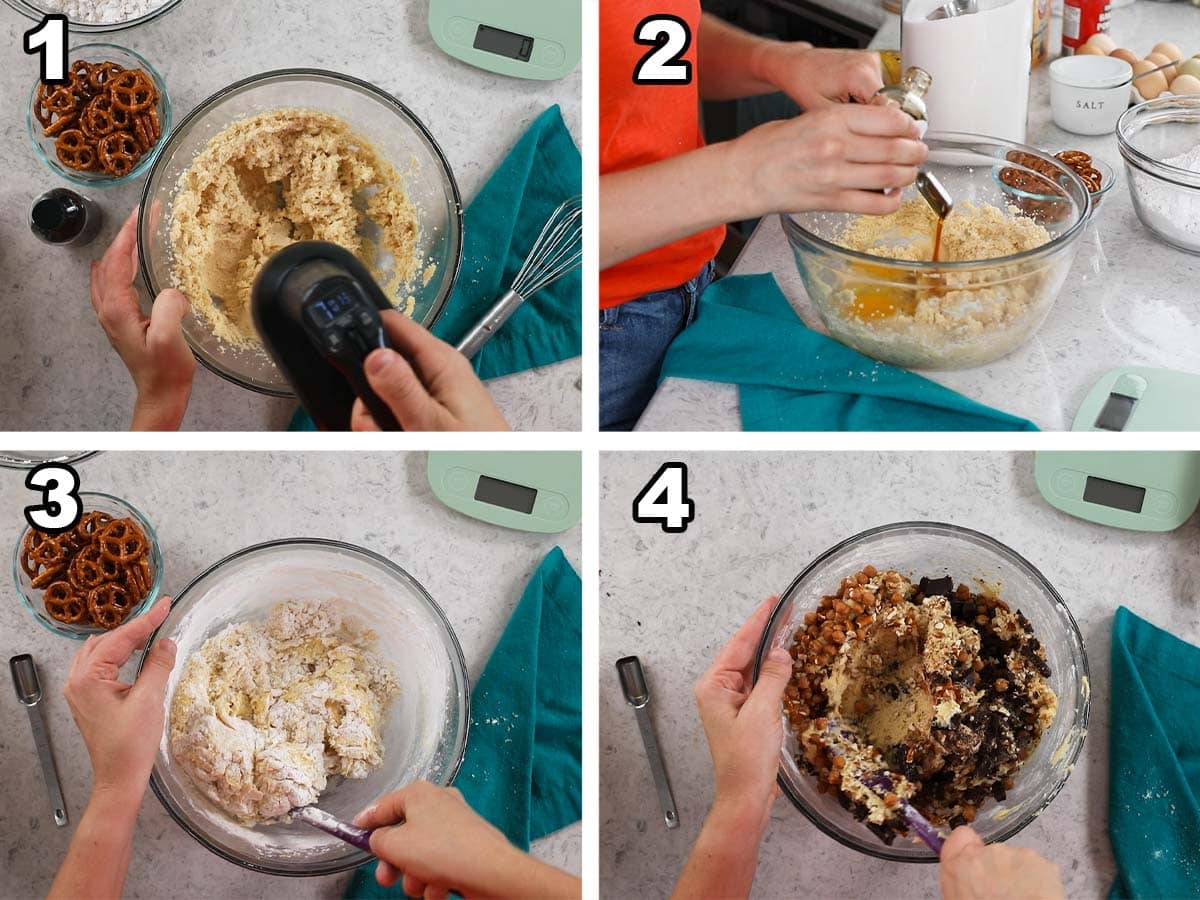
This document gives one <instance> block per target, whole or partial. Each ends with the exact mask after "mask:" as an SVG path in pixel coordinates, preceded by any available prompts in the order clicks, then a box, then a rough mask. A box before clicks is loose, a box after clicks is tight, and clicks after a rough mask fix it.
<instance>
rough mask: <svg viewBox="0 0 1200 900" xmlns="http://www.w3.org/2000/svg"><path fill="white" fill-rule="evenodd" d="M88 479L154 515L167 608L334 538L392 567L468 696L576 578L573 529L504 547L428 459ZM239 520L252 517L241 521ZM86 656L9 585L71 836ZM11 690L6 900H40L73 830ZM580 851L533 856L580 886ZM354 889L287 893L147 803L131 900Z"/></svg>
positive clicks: (116, 465)
mask: <svg viewBox="0 0 1200 900" xmlns="http://www.w3.org/2000/svg"><path fill="white" fill-rule="evenodd" d="M78 471H79V474H80V476H81V478H82V480H83V489H84V490H102V491H106V492H109V493H113V494H116V495H118V496H122V497H125V498H127V499H129V500H130V501H131V502H132V503H134V504H135V505H136V506H138V507H139V508H141V509H142V510H143V511H145V512H146V514H147V516H148V517H149V518H150V520H151V521H152V523H153V524H154V527H155V529H156V531H157V532H158V537H159V540H160V542H161V546H162V550H163V557H164V563H165V576H164V589H165V591H166V592H167V593H168V594H169V593H171V592H174V591H177V590H179V588H181V587H182V586H183V585H185V584H186V583H187V582H188V581H190V580H191V579H192V578H193V577H195V576H196V575H198V574H199V573H200V572H202V571H203V570H204V569H205V568H207V567H208V566H209V565H211V564H212V563H214V562H216V561H217V560H219V559H221V558H222V557H224V556H225V555H227V554H229V553H232V552H234V551H235V550H238V549H239V548H242V547H246V546H249V545H251V544H257V543H260V542H262V541H267V540H273V539H278V538H285V537H297V536H305V537H329V538H336V539H339V540H345V541H348V542H350V543H356V544H359V545H361V546H364V547H367V548H369V549H371V550H374V551H376V552H378V553H381V554H383V555H384V556H387V557H388V558H390V559H392V560H394V561H395V562H396V563H398V564H399V565H401V566H403V567H404V568H405V569H407V570H408V571H409V573H410V574H412V576H413V577H414V578H416V579H417V581H419V582H420V583H421V584H422V585H424V587H425V588H426V589H427V590H428V591H429V593H430V594H431V595H432V596H433V598H434V600H436V601H437V603H438V604H439V605H440V606H441V607H442V608H443V609H444V610H445V612H446V615H447V617H448V618H449V620H450V622H451V623H452V625H453V626H454V630H455V633H456V634H457V635H458V639H459V642H460V643H461V644H462V648H463V653H464V654H465V655H466V659H467V664H468V669H469V670H470V677H471V681H472V682H474V681H475V680H476V679H477V678H478V677H479V673H480V672H481V671H482V669H483V666H484V663H486V662H487V658H488V656H489V655H490V654H491V651H492V648H493V647H494V646H495V643H496V641H497V640H498V639H499V637H500V634H501V632H502V630H503V628H504V626H505V624H506V623H507V621H508V618H509V616H510V615H511V614H512V611H513V610H514V609H515V608H516V605H517V602H518V601H519V600H520V598H521V593H522V592H523V591H524V589H525V585H526V584H527V583H528V580H529V578H530V577H531V576H532V574H533V572H534V571H535V570H536V568H537V566H538V565H539V563H541V561H542V558H543V557H544V556H545V555H546V553H548V552H549V551H550V549H551V548H552V547H553V546H554V545H555V544H558V545H559V546H561V547H562V548H563V551H564V552H565V553H566V556H567V559H569V560H570V562H571V564H572V565H573V566H575V567H576V569H577V570H578V569H579V565H580V531H579V529H578V528H576V529H574V530H572V531H570V532H567V533H565V534H562V535H535V534H529V533H525V532H518V531H509V530H506V529H501V528H497V527H494V526H490V525H485V524H484V523H482V522H478V521H476V520H474V519H470V518H466V517H464V516H461V515H459V514H458V513H455V512H452V511H451V510H450V509H448V508H447V507H445V506H442V505H441V503H439V502H438V501H437V500H436V498H435V497H434V496H433V494H432V492H431V491H430V489H429V484H428V482H427V481H426V479H425V454H423V453H410V454H395V453H390V454H372V453H355V454H335V453H311V454H306V453H289V454H279V455H272V454H259V453H247V454H231V453H187V454H183V453H176V454H133V453H105V454H101V455H100V456H97V457H94V458H92V459H90V460H88V461H86V462H84V463H81V464H80V466H79V469H78ZM23 485H24V473H23V472H19V471H12V470H0V510H3V521H4V522H5V523H6V524H5V528H4V538H5V540H10V541H15V540H16V539H17V536H18V535H19V533H20V528H21V525H20V523H21V519H22V513H21V510H22V508H23V507H25V506H26V505H28V503H29V502H30V501H29V493H28V491H26V489H25V488H24V486H23ZM265 485H271V487H270V488H264V487H263V486H265ZM234 504H239V505H242V509H241V510H239V511H237V512H236V513H235V511H234V510H235V507H234ZM430 552H432V553H433V554H434V555H433V556H430V555H429V554H430ZM79 646H80V645H79V644H78V643H76V642H75V641H70V640H67V639H65V638H61V637H58V636H57V635H55V634H52V633H51V632H49V631H47V630H46V629H44V628H42V627H41V626H40V625H38V624H36V623H35V622H34V620H33V618H32V616H30V615H29V613H28V612H27V611H26V610H25V609H24V608H23V607H22V606H21V605H20V601H19V600H18V598H17V596H16V594H15V592H14V589H13V587H12V586H11V580H10V582H9V586H8V587H6V588H4V590H3V613H0V656H2V657H3V658H4V659H5V660H7V659H8V658H9V657H11V656H13V655H15V654H18V653H32V654H33V656H34V659H35V660H36V661H37V663H38V669H39V672H40V674H41V679H42V686H43V690H44V693H45V696H46V701H45V706H46V710H45V712H46V716H47V720H48V723H49V731H50V738H51V742H52V744H53V747H54V756H55V759H56V761H57V764H58V772H59V777H60V779H61V780H62V784H63V793H64V795H65V797H66V801H67V807H68V809H69V812H70V815H71V818H72V823H75V822H78V821H79V818H80V816H81V815H82V814H83V809H84V805H85V803H86V801H87V797H88V793H89V791H90V786H91V768H90V766H89V764H88V758H87V751H86V749H85V748H84V746H83V742H82V740H81V739H80V737H79V733H78V731H76V729H75V725H74V722H72V720H71V714H70V711H69V710H68V708H67V704H66V701H64V700H63V698H62V688H63V683H64V681H65V679H66V674H67V670H68V668H69V666H70V661H71V657H72V655H73V654H74V652H75V651H76V650H77V649H78V647H79ZM127 674H128V673H127ZM4 679H5V681H6V684H5V686H4V689H3V690H0V718H2V719H3V722H4V723H5V725H4V728H3V729H0V771H2V772H3V773H4V776H3V778H0V808H3V809H4V810H5V814H4V816H3V817H2V819H0V859H2V860H4V864H3V865H2V866H0V897H8V898H17V897H33V896H39V897H41V896H45V893H46V890H47V889H48V888H49V886H50V881H51V879H52V878H53V877H54V873H55V871H56V869H57V867H58V864H59V861H60V860H61V859H62V857H63V854H64V853H65V852H66V849H67V845H68V843H69V841H70V838H71V834H72V833H73V830H74V825H73V824H72V825H71V826H69V827H66V828H55V827H54V824H53V822H52V821H51V819H50V808H49V801H48V800H47V798H46V790H45V787H44V786H43V782H42V775H41V770H40V768H39V767H38V763H37V757H36V755H35V754H34V750H33V740H32V737H31V735H30V731H29V724H28V721H27V717H26V714H25V710H24V709H22V708H21V706H20V705H18V703H17V700H16V697H15V696H14V694H13V691H12V689H11V687H10V686H9V685H8V684H7V682H9V681H10V680H11V679H9V676H8V673H7V671H6V672H5V673H4ZM581 848H582V836H581V829H580V826H579V825H578V824H576V825H573V826H571V827H569V828H566V829H563V830H562V831H560V832H558V833H556V834H553V835H550V836H549V837H547V838H546V839H544V840H542V841H539V842H538V844H537V845H536V846H535V848H534V852H535V853H536V855H538V856H540V857H542V858H543V859H545V860H547V861H548V862H551V863H553V864H555V865H557V866H560V867H562V868H565V869H568V870H570V871H573V872H574V873H575V874H577V875H578V874H579V872H580V869H581V852H582V851H581ZM348 879H349V875H348V874H342V875H331V876H328V877H325V878H313V879H304V878H294V879H289V878H276V877H272V876H265V875H258V874H255V873H253V872H250V871H248V870H245V869H241V868H239V867H238V866H235V865H233V864H232V863H227V862H225V861H224V860H221V859H220V858H218V857H216V856H214V855H213V854H211V853H210V852H209V851H207V850H206V849H204V848H203V847H202V846H200V844H198V843H196V842H195V841H194V840H193V839H192V838H191V837H189V836H188V835H187V834H186V833H185V832H184V831H183V829H181V828H180V827H179V826H178V825H176V824H175V822H173V821H172V820H171V818H170V817H169V816H168V815H167V813H166V811H165V810H164V809H163V807H162V805H161V804H160V803H159V802H158V800H157V799H156V798H155V797H154V795H153V794H151V793H150V792H149V791H147V792H146V797H145V799H144V800H143V801H142V809H141V816H140V818H139V820H138V826H137V833H136V834H135V837H134V852H133V861H132V864H131V865H130V869H129V879H128V881H127V883H126V887H125V896H126V897H130V898H158V897H164V898H165V897H215V898H228V897H251V896H253V897H264V898H266V897H279V898H289V900H290V898H298V897H322V898H334V897H340V896H341V895H342V890H343V888H344V886H345V884H346V882H347V880H348Z"/></svg>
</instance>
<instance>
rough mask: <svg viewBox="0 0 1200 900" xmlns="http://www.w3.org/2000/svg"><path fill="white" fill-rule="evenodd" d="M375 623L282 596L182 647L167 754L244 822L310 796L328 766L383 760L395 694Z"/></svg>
mask: <svg viewBox="0 0 1200 900" xmlns="http://www.w3.org/2000/svg"><path fill="white" fill-rule="evenodd" d="M375 641H376V635H375V633H374V632H372V631H370V630H369V629H367V628H365V627H363V626H362V625H360V624H359V623H358V622H356V621H354V620H353V619H352V618H350V617H348V616H345V615H343V613H342V612H341V610H340V609H339V606H338V604H337V603H336V602H334V601H296V600H294V601H287V602H284V603H280V604H279V605H277V606H276V607H275V608H274V609H273V610H272V611H271V614H270V616H269V618H268V619H267V621H265V622H243V623H240V624H236V625H230V626H228V627H227V628H225V629H223V630H222V631H221V632H220V633H218V634H217V635H215V636H214V637H211V638H209V639H208V640H207V641H205V642H204V645H203V647H201V648H200V652H199V653H198V654H196V655H195V656H193V657H191V658H190V659H189V660H188V662H187V666H186V668H185V669H184V673H183V676H182V678H181V679H180V682H179V687H178V688H177V689H176V691H175V695H174V698H173V699H172V702H171V710H170V747H171V753H172V755H173V756H174V758H175V760H176V762H177V763H178V764H179V765H180V766H182V767H183V769H184V770H185V771H186V772H187V773H188V775H189V776H190V777H191V779H192V781H193V782H194V783H195V784H196V786H197V787H198V788H199V789H200V790H201V791H202V792H203V793H204V794H205V796H207V797H208V798H209V799H210V800H212V801H213V802H214V803H216V804H217V805H218V806H220V807H221V808H222V809H223V810H225V811H226V812H227V813H228V814H229V815H231V816H233V817H234V818H236V819H238V820H239V821H241V822H243V823H245V824H250V825H253V824H260V823H265V822H272V821H278V820H280V819H284V818H286V816H287V814H288V812H289V811H290V810H292V809H294V808H295V807H298V806H308V805H310V804H313V803H316V802H317V798H318V797H319V796H320V795H321V792H322V791H323V790H325V787H326V784H327V782H328V779H329V778H330V777H331V776H335V775H340V776H343V777H346V778H365V777H366V776H367V775H368V774H369V773H370V772H371V770H372V769H374V768H376V767H377V766H379V765H380V764H381V763H382V762H383V754H384V747H383V742H382V739H381V736H380V729H381V727H382V725H383V722H384V719H385V717H386V711H387V706H388V702H389V700H390V699H391V698H392V697H393V696H395V695H396V693H397V692H398V685H397V682H396V677H395V675H394V674H393V672H392V670H391V669H390V668H389V667H388V666H387V665H386V664H385V662H384V661H383V660H382V659H380V658H379V657H378V656H377V655H376V654H375V653H373V652H372V647H373V646H374V644H375Z"/></svg>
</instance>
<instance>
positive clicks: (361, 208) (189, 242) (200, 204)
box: [171, 109, 420, 348]
mask: <svg viewBox="0 0 1200 900" xmlns="http://www.w3.org/2000/svg"><path fill="white" fill-rule="evenodd" d="M368 229H369V230H370V231H371V232H372V233H373V234H374V235H375V236H374V237H373V238H371V237H367V236H366V232H367V231H368ZM418 235H419V228H418V224H417V215H416V210H415V209H414V208H413V206H412V204H411V203H410V202H409V200H408V197H407V196H406V194H405V193H404V190H403V189H402V187H401V183H400V178H399V176H398V175H397V173H396V170H395V169H394V168H393V167H392V165H391V164H390V163H389V162H387V161H386V160H383V159H381V158H380V156H379V154H378V153H377V152H376V150H375V149H374V148H373V147H372V146H371V145H370V144H369V143H368V142H367V141H365V140H363V139H362V138H361V137H359V136H358V135H356V134H355V133H354V132H353V131H352V130H351V128H350V125H349V124H348V123H346V122H345V121H343V120H342V119H339V118H337V117H336V116H331V115H327V114H325V113H319V112H315V111H312V110H303V109H276V110H272V111H270V112H266V113H262V114H260V115H257V116H253V117H251V118H247V119H242V120H239V121H237V122H234V123H233V124H232V125H230V126H229V127H228V128H226V129H225V130H224V131H222V132H221V133H219V134H218V135H216V136H215V137H214V138H213V139H212V140H211V141H209V143H208V145H207V146H206V147H205V148H204V150H203V151H201V153H200V154H199V155H198V156H197V157H196V159H195V161H194V162H193V163H192V165H191V167H190V168H189V169H188V170H187V171H186V172H185V173H184V174H183V175H182V176H181V178H180V181H179V187H178V191H177V193H176V197H175V202H174V210H173V215H172V220H171V248H172V254H173V258H174V274H175V287H177V288H178V289H179V290H181V291H182V292H183V293H184V294H186V295H187V297H188V299H189V300H190V301H191V304H192V308H193V309H194V310H195V311H196V312H197V313H198V314H199V315H201V316H202V317H203V318H204V319H205V321H207V323H208V324H209V326H210V327H211V328H212V330H213V333H214V334H215V335H216V336H217V338H218V339H220V340H221V341H222V342H224V343H226V344H230V345H233V346H235V347H239V348H256V347H261V342H260V341H259V338H258V335H257V333H256V332H255V328H254V322H253V319H252V317H251V310H250V291H251V288H252V287H253V285H254V280H255V278H257V277H258V273H259V271H260V270H261V269H262V267H263V265H264V264H265V263H266V262H267V260H269V259H270V258H271V257H272V256H274V255H275V254H276V253H277V252H279V251H280V250H282V249H283V248H284V247H287V246H288V245H289V244H292V243H295V242H298V241H309V240H318V241H330V242H332V243H335V244H339V245H341V246H342V247H344V248H346V249H347V250H350V251H352V252H354V253H355V254H357V255H358V257H359V258H360V259H361V260H362V261H363V262H364V263H365V264H366V265H367V266H368V267H369V268H371V270H372V272H373V274H375V276H376V278H377V279H378V280H380V281H381V282H382V283H384V284H385V292H386V293H387V294H388V295H389V296H391V297H392V298H393V302H394V303H395V304H396V305H397V306H399V307H400V308H401V309H402V310H404V311H405V312H406V313H407V314H408V315H411V314H412V307H413V305H414V301H413V300H412V298H411V297H409V298H406V299H405V300H403V301H401V300H400V297H399V295H400V294H401V293H402V292H403V290H402V289H403V286H404V285H406V284H408V283H410V282H411V281H412V280H413V279H414V277H415V276H416V274H417V271H418V268H419V267H420V266H419V262H418V259H417V254H416V244H417V240H418ZM381 253H382V254H383V260H384V262H385V263H386V270H385V268H381V267H379V266H378V265H377V257H378V256H379V254H381Z"/></svg>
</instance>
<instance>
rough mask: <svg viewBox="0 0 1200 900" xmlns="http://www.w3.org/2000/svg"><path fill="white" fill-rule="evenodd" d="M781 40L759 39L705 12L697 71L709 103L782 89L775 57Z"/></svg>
mask: <svg viewBox="0 0 1200 900" xmlns="http://www.w3.org/2000/svg"><path fill="white" fill-rule="evenodd" d="M781 46H783V44H782V42H780V41H773V40H769V39H767V38H761V37H756V36H755V35H752V34H750V33H749V32H746V31H742V30H741V29H740V28H735V27H734V26H732V25H730V24H728V23H727V22H724V21H722V20H721V19H718V18H717V17H716V16H714V15H711V14H708V13H705V15H704V16H703V17H702V18H701V19H700V34H699V35H698V37H697V41H696V70H697V72H698V74H699V79H700V96H701V97H703V98H704V99H705V100H737V99H739V98H741V97H753V96H756V95H758V94H768V93H770V92H771V91H776V90H779V87H778V85H777V84H776V83H775V81H774V80H773V79H772V74H771V56H772V55H773V54H774V53H775V52H776V51H777V50H778V48H779V47H781Z"/></svg>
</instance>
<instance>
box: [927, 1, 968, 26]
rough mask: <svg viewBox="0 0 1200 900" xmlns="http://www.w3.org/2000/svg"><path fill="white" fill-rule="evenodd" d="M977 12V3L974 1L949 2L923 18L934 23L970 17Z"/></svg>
mask: <svg viewBox="0 0 1200 900" xmlns="http://www.w3.org/2000/svg"><path fill="white" fill-rule="evenodd" d="M977 12H979V3H978V2H976V0H950V2H949V3H943V4H942V5H941V6H939V7H938V8H937V9H935V10H934V11H933V12H931V13H930V14H929V15H927V16H926V17H925V18H926V19H927V20H928V21H930V22H936V21H938V20H939V19H953V18H955V17H956V16H970V15H973V14H975V13H977Z"/></svg>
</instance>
